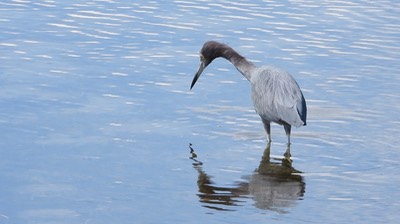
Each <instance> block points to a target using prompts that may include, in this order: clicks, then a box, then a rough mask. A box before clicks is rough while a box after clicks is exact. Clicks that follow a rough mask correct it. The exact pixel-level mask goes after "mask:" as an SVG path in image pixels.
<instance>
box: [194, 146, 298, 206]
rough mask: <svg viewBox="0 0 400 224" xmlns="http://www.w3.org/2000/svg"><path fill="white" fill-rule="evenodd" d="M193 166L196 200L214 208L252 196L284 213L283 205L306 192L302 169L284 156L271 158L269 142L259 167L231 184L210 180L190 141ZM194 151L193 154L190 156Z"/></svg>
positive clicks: (236, 202) (243, 201)
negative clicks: (296, 167)
mask: <svg viewBox="0 0 400 224" xmlns="http://www.w3.org/2000/svg"><path fill="white" fill-rule="evenodd" d="M190 149H191V155H192V156H191V157H190V159H192V160H193V161H194V163H193V168H194V169H195V170H196V171H197V172H198V179H197V185H198V188H199V190H198V194H197V196H198V197H199V201H200V202H201V203H202V205H203V206H204V207H207V208H210V209H214V210H224V211H234V210H235V207H237V206H242V205H244V204H245V202H246V201H248V198H252V199H253V201H254V206H255V207H257V208H259V209H263V210H271V211H275V212H278V213H287V211H286V208H288V207H291V206H293V205H295V204H296V201H297V200H301V199H302V197H303V196H304V193H305V183H304V180H303V177H302V176H301V175H299V174H300V173H301V172H300V171H299V170H296V169H295V168H293V166H292V163H291V160H290V158H289V160H288V158H287V157H285V158H283V159H281V160H278V159H271V157H270V149H271V145H270V144H268V145H267V147H266V149H265V150H264V153H263V156H262V159H261V162H260V164H259V166H258V168H257V169H256V170H255V172H253V173H252V174H251V175H250V177H245V178H244V180H243V181H239V182H235V183H234V184H233V186H232V187H221V186H218V185H217V184H215V183H214V182H213V181H212V176H209V175H208V174H207V173H206V172H205V171H204V170H203V163H202V162H200V161H199V160H197V155H196V153H195V151H194V149H193V147H192V145H191V144H190ZM193 155H195V156H193Z"/></svg>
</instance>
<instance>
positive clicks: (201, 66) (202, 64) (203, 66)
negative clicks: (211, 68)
mask: <svg viewBox="0 0 400 224" xmlns="http://www.w3.org/2000/svg"><path fill="white" fill-rule="evenodd" d="M206 67H207V65H206V62H205V60H203V61H202V62H201V63H200V67H199V70H198V71H197V72H196V75H195V76H194V78H193V81H192V85H190V89H192V88H193V86H194V84H195V83H196V82H197V79H199V77H200V75H201V73H202V72H203V70H204V69H205V68H206Z"/></svg>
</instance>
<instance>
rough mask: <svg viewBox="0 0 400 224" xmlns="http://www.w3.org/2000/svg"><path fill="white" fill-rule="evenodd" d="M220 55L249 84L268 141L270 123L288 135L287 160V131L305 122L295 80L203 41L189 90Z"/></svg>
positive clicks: (233, 52) (302, 102) (283, 73)
mask: <svg viewBox="0 0 400 224" xmlns="http://www.w3.org/2000/svg"><path fill="white" fill-rule="evenodd" d="M218 57H223V58H225V59H226V60H228V61H230V62H231V63H232V64H233V65H234V66H235V67H236V69H237V70H238V71H239V72H240V73H242V75H243V76H244V77H246V79H247V80H249V81H250V83H251V96H252V100H253V104H254V108H255V110H256V112H257V113H258V114H259V115H260V117H261V120H262V122H263V124H264V128H265V131H266V132H267V139H268V142H269V143H270V142H271V122H275V123H277V124H280V125H283V127H284V129H285V132H286V136H287V138H288V142H287V145H288V147H287V150H286V152H285V158H288V159H290V131H291V128H292V125H293V126H296V127H300V126H303V125H306V117H307V106H306V101H305V99H304V96H303V93H302V92H301V90H300V87H299V85H298V84H297V82H296V80H294V78H293V77H292V76H291V75H290V74H289V73H287V72H286V71H284V70H281V69H279V68H275V67H272V66H262V67H256V66H255V65H254V64H253V63H251V62H249V61H248V60H246V58H244V57H243V56H241V55H240V54H239V53H237V52H236V51H235V50H233V49H232V48H231V47H229V46H228V45H226V44H222V43H218V42H215V41H207V42H206V43H204V45H203V48H202V49H201V51H200V67H199V70H198V71H197V73H196V75H195V76H194V78H193V81H192V85H191V86H190V89H192V88H193V86H194V84H195V83H196V81H197V80H198V78H199V77H200V75H201V73H202V72H203V70H204V69H205V68H206V67H207V66H208V65H209V64H210V63H211V62H212V61H213V60H214V59H216V58H218Z"/></svg>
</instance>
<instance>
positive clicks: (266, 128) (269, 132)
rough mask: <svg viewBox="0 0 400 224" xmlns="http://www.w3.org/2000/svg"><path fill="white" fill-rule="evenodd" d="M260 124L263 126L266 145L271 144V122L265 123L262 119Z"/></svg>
mask: <svg viewBox="0 0 400 224" xmlns="http://www.w3.org/2000/svg"><path fill="white" fill-rule="evenodd" d="M262 122H263V124H264V129H265V131H266V132H267V140H268V143H271V122H269V121H266V120H264V119H262Z"/></svg>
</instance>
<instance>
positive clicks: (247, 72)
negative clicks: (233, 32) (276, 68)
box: [222, 48, 256, 81]
mask: <svg viewBox="0 0 400 224" xmlns="http://www.w3.org/2000/svg"><path fill="white" fill-rule="evenodd" d="M222 57H223V58H225V59H226V60H228V61H230V62H231V63H232V64H233V65H234V66H235V67H236V69H237V70H238V71H239V72H240V73H242V75H243V76H244V77H246V79H247V80H249V81H250V78H251V74H252V72H253V70H254V69H255V68H256V66H255V65H254V64H253V63H251V62H249V61H248V60H247V59H246V58H244V57H243V56H241V55H240V54H239V53H237V52H236V51H235V50H233V49H232V48H229V49H227V50H226V51H225V52H224V54H223V55H222Z"/></svg>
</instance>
